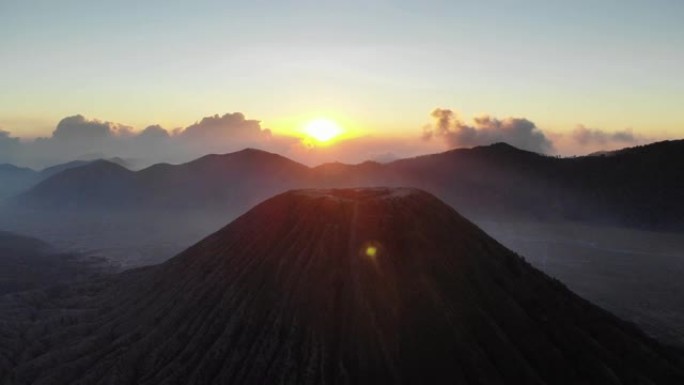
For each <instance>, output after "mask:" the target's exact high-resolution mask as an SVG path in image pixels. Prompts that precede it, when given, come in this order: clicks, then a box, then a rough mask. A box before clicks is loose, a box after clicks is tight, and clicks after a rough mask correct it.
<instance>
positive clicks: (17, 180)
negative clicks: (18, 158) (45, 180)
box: [0, 164, 40, 199]
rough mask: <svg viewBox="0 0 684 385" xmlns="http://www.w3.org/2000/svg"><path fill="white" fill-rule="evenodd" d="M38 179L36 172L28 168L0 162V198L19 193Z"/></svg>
mask: <svg viewBox="0 0 684 385" xmlns="http://www.w3.org/2000/svg"><path fill="white" fill-rule="evenodd" d="M39 180H40V179H39V175H38V173H37V172H36V171H34V170H31V169H30V168H25V167H17V166H15V165H13V164H0V199H4V198H8V197H11V196H13V195H16V194H19V193H20V192H22V191H24V190H25V189H27V188H28V187H30V186H32V185H34V184H35V183H37V182H38V181H39Z"/></svg>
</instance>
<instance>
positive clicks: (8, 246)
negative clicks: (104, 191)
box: [0, 231, 102, 295]
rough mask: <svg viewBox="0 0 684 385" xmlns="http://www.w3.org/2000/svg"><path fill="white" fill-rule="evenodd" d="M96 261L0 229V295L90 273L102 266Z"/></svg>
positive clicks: (63, 281) (69, 280)
mask: <svg viewBox="0 0 684 385" xmlns="http://www.w3.org/2000/svg"><path fill="white" fill-rule="evenodd" d="M86 262H87V263H86ZM96 262H98V261H93V260H89V261H86V260H85V259H84V258H82V257H81V256H78V255H75V254H66V253H60V252H58V251H56V250H54V249H53V248H52V247H51V246H50V245H48V244H47V243H45V242H43V241H41V240H38V239H35V238H30V237H25V236H20V235H17V234H12V233H8V232H5V231H0V295H3V294H7V293H12V292H18V291H24V290H31V289H37V288H42V287H47V286H54V285H57V284H61V283H65V282H72V281H74V280H77V279H83V278H85V277H88V276H92V275H94V274H96V273H97V272H99V271H100V270H101V268H102V266H99V267H98V266H96ZM99 262H100V263H102V261H99Z"/></svg>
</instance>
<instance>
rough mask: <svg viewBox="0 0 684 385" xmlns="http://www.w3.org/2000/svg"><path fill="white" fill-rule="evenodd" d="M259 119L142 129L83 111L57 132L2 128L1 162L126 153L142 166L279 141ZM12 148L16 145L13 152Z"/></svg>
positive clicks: (235, 116)
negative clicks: (14, 133) (15, 133)
mask: <svg viewBox="0 0 684 385" xmlns="http://www.w3.org/2000/svg"><path fill="white" fill-rule="evenodd" d="M281 142H282V141H280V142H278V141H274V140H272V135H271V131H270V130H269V129H265V128H262V127H261V123H260V121H258V120H252V119H246V118H245V116H244V115H243V114H242V113H239V112H235V113H227V114H224V115H213V116H208V117H205V118H202V119H201V120H200V121H198V122H196V123H194V124H191V125H189V126H187V127H185V128H177V129H174V130H172V131H168V130H166V129H164V128H163V127H161V126H160V125H151V126H148V127H146V128H145V129H143V130H141V131H137V130H135V129H134V128H133V127H131V126H129V125H126V124H121V123H115V122H109V121H102V120H98V119H89V118H86V117H85V116H83V115H80V114H79V115H74V116H68V117H66V118H64V119H62V120H60V121H59V123H58V124H57V126H56V128H55V130H54V131H53V132H52V135H50V136H48V137H42V138H37V139H35V140H32V141H26V142H20V141H19V139H18V138H13V137H11V135H10V133H9V132H7V131H0V161H4V162H11V163H18V164H23V165H28V166H32V167H44V166H49V165H53V164H56V163H61V162H67V161H71V160H74V159H93V158H108V157H114V156H118V157H123V158H132V159H134V160H137V161H138V163H139V164H140V165H148V164H152V163H156V162H160V161H163V162H184V161H188V160H191V159H194V158H196V157H199V156H202V155H205V154H207V153H226V152H231V151H236V150H240V149H243V148H245V147H264V145H266V144H269V145H276V146H277V145H280V146H281V147H282V146H283V145H282V143H281ZM10 148H11V149H12V150H11V151H10Z"/></svg>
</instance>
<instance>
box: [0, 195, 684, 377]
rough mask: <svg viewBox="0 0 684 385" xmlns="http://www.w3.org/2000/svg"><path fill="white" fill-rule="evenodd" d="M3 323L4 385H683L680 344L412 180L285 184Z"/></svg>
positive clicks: (6, 316)
mask: <svg viewBox="0 0 684 385" xmlns="http://www.w3.org/2000/svg"><path fill="white" fill-rule="evenodd" d="M0 319H1V320H2V324H1V326H0V383H4V384H359V383H368V384H371V383H372V384H390V383H391V384H402V383H404V384H422V383H430V384H440V383H456V384H544V383H546V384H580V383H581V384H593V383H597V384H599V383H600V384H652V383H656V384H675V383H684V382H683V381H684V371H683V370H682V368H683V367H684V363H683V361H682V356H681V353H680V352H678V351H675V350H670V349H668V348H665V347H662V346H660V345H658V344H657V343H655V342H654V341H653V340H651V339H649V338H648V337H646V336H645V335H644V334H642V333H641V332H640V331H639V330H638V329H636V328H635V327H633V326H631V325H630V324H627V323H624V322H622V321H620V320H619V319H617V318H615V317H614V316H612V315H610V314H609V313H607V312H605V311H603V310H601V309H600V308H598V307H596V306H593V305H592V304H590V303H588V302H586V301H584V300H583V299H581V298H579V297H577V296H576V295H574V294H573V293H572V292H570V291H568V290H567V289H566V288H565V287H564V286H562V285H561V284H559V283H558V282H557V281H554V280H552V279H550V278H548V277H547V276H545V275H544V274H543V273H541V272H539V271H538V270H536V269H534V268H532V267H531V266H530V265H528V264H527V263H526V262H524V261H523V260H522V259H521V258H520V257H518V256H517V255H515V254H514V253H512V252H510V251H509V250H507V249H506V248H504V247H503V246H501V245H500V244H498V243H497V242H496V241H494V240H493V239H492V238H490V237H489V236H487V235H486V234H485V233H483V232H482V231H481V230H479V229H478V228H477V227H475V226H474V225H473V224H471V223H470V222H468V221H467V220H465V219H464V218H463V217H461V216H460V215H459V214H458V213H456V212H455V211H454V210H453V209H452V208H450V207H449V206H447V205H445V204H444V203H442V202H441V201H439V200H438V199H436V198H435V197H433V196H432V195H430V194H427V193H425V192H422V191H419V190H413V189H382V188H380V189H355V190H299V191H291V192H287V193H284V194H281V195H278V196H276V197H274V198H271V199H269V200H267V201H265V202H263V203H261V204H259V205H258V206H256V207H255V208H253V209H252V210H251V211H249V212H248V213H246V214H245V215H243V216H241V217H240V218H238V219H237V220H235V221H234V222H232V223H230V224H229V225H228V226H226V227H224V228H223V229H221V230H219V231H218V232H216V233H214V234H213V235H211V236H209V237H207V238H206V239H204V240H203V241H201V242H199V243H197V244H196V245H194V246H192V247H190V248H189V249H187V250H186V251H184V252H183V253H181V254H179V255H178V256H176V257H175V258H173V259H171V260H169V261H168V262H166V263H164V264H161V265H157V266H153V267H147V268H142V269H137V270H132V271H129V272H126V273H123V274H121V275H118V276H115V277H109V278H102V279H100V280H97V281H91V282H89V283H87V284H82V285H80V286H68V287H63V288H61V289H60V288H57V289H52V290H51V291H43V292H37V291H36V292H29V293H23V294H15V295H9V296H5V297H2V299H0Z"/></svg>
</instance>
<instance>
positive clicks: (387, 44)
mask: <svg viewBox="0 0 684 385" xmlns="http://www.w3.org/2000/svg"><path fill="white" fill-rule="evenodd" d="M683 20H684V1H675V0H668V1H666V0H655V1H654V0H650V1H636V0H621V1H617V0H615V1H613V0H594V1H585V0H581V1H556V0H546V1H537V0H519V1H514V0H497V1H494V0H492V1H372V0H370V1H240V2H232V1H173V0H166V1H157V0H148V1H127V0H123V1H107V2H100V1H92V0H91V1H73V0H72V1H70V0H65V1H54V0H52V1H35V0H21V1H17V0H0V89H1V90H2V92H0V127H2V128H3V129H4V130H7V131H11V132H12V134H13V135H18V136H36V135H43V134H47V133H49V132H51V130H52V129H54V125H55V122H56V121H58V120H59V119H60V118H62V117H64V116H67V115H73V114H75V113H82V114H85V115H87V116H90V117H95V118H101V119H106V120H112V121H118V122H124V123H127V124H131V125H134V126H136V127H144V126H146V125H148V124H155V123H160V124H162V125H163V126H164V127H167V128H173V127H178V126H184V125H187V124H189V123H192V122H193V121H195V120H197V119H199V118H201V117H202V116H207V115H211V114H214V113H223V112H229V111H241V112H243V113H245V114H246V115H247V116H250V117H254V118H257V119H261V120H263V121H264V122H265V123H266V124H267V125H268V126H269V127H271V128H273V129H274V130H275V131H276V132H277V131H283V132H285V131H288V130H291V129H293V128H294V126H295V125H297V124H300V122H301V121H302V120H305V119H307V118H309V117H312V116H328V117H331V118H334V119H337V120H338V121H342V122H344V123H345V124H347V125H350V126H354V127H355V129H358V130H359V131H364V132H390V131H391V132H394V133H414V132H415V131H416V130H417V129H419V128H420V126H421V125H422V124H424V123H425V122H426V121H428V120H429V113H430V111H431V110H432V109H434V108H435V107H439V106H445V107H450V108H455V109H457V110H459V111H460V112H461V113H462V114H463V115H464V116H473V115H478V114H483V113H486V114H492V115H494V116H502V117H503V116H517V117H526V118H528V119H532V120H534V121H535V122H536V123H537V124H538V125H539V126H543V127H545V128H549V129H551V130H556V131H559V132H563V131H567V130H570V129H572V128H573V127H575V126H576V125H578V124H584V125H587V126H590V127H598V128H601V129H606V130H620V129H625V128H633V129H634V130H635V131H638V132H644V133H647V134H653V135H660V136H678V135H679V136H682V133H684V115H683V114H682V113H681V105H682V102H683V101H684V22H683Z"/></svg>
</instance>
